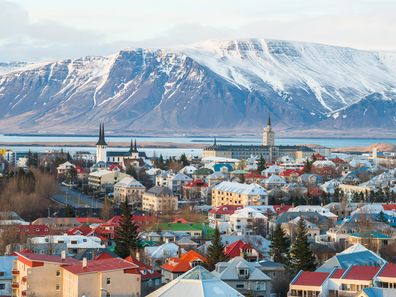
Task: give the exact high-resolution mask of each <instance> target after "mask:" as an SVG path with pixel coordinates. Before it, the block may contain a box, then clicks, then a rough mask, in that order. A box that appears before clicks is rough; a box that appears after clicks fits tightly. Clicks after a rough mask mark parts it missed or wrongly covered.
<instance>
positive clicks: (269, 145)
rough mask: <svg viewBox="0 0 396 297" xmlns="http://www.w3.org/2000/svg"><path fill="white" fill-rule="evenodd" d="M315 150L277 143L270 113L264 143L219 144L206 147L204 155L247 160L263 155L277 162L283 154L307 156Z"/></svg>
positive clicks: (268, 159)
mask: <svg viewBox="0 0 396 297" xmlns="http://www.w3.org/2000/svg"><path fill="white" fill-rule="evenodd" d="M313 153H314V150H312V149H311V148H309V147H307V146H297V145H275V132H274V130H272V126H271V117H270V114H268V121H267V126H266V127H265V128H264V129H263V143H262V145H222V144H217V142H216V140H215V141H214V143H213V145H211V146H208V147H205V148H204V151H203V157H204V158H206V157H222V158H232V159H243V160H246V159H248V158H250V157H251V156H256V157H260V156H263V157H264V159H265V160H266V161H267V162H270V163H273V162H276V160H277V159H278V158H281V157H283V156H292V157H294V158H306V157H310V156H312V154H313Z"/></svg>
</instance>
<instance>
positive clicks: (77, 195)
mask: <svg viewBox="0 0 396 297" xmlns="http://www.w3.org/2000/svg"><path fill="white" fill-rule="evenodd" d="M59 190H60V192H61V193H58V194H55V195H54V196H53V197H52V200H54V201H55V202H57V203H59V204H62V205H67V204H68V205H71V206H72V207H75V208H78V207H91V208H102V207H103V202H102V201H99V200H97V199H95V198H92V197H90V196H88V195H85V194H83V193H81V192H79V191H77V190H75V189H69V188H67V187H65V186H63V185H59Z"/></svg>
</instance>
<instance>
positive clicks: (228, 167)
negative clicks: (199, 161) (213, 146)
mask: <svg viewBox="0 0 396 297" xmlns="http://www.w3.org/2000/svg"><path fill="white" fill-rule="evenodd" d="M222 167H227V169H228V171H232V170H234V168H233V167H232V165H231V164H229V163H217V164H215V165H213V170H214V171H215V172H218V171H220V169H221V168H222Z"/></svg>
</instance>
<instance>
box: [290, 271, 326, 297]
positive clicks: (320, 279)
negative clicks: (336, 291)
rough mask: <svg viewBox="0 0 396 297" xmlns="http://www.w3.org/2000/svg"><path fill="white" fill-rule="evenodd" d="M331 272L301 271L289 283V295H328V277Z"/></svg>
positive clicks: (320, 296)
mask: <svg viewBox="0 0 396 297" xmlns="http://www.w3.org/2000/svg"><path fill="white" fill-rule="evenodd" d="M329 276H330V272H316V271H315V272H311V271H300V272H299V273H298V274H297V275H296V276H295V277H294V279H293V280H292V281H291V283H290V285H289V292H288V296H301V297H305V296H310V297H322V296H323V297H327V296H328V287H327V285H328V282H327V280H328V278H329Z"/></svg>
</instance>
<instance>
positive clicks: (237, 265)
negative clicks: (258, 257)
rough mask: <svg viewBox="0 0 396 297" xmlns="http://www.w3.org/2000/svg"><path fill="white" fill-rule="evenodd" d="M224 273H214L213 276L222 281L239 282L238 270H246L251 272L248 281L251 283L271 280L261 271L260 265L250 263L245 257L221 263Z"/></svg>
mask: <svg viewBox="0 0 396 297" xmlns="http://www.w3.org/2000/svg"><path fill="white" fill-rule="evenodd" d="M219 265H221V266H222V268H223V269H222V271H221V272H217V271H216V270H214V271H212V274H213V275H214V276H216V277H218V278H220V279H221V280H224V281H227V280H238V279H239V276H238V269H241V268H245V269H248V270H249V276H248V279H249V280H251V281H263V280H268V281H270V280H271V278H270V277H269V276H268V275H266V274H265V273H264V272H262V271H261V270H260V268H261V265H260V264H258V263H253V262H248V261H246V260H245V259H244V258H243V257H235V258H233V259H231V260H229V261H228V262H221V263H220V264H219Z"/></svg>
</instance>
